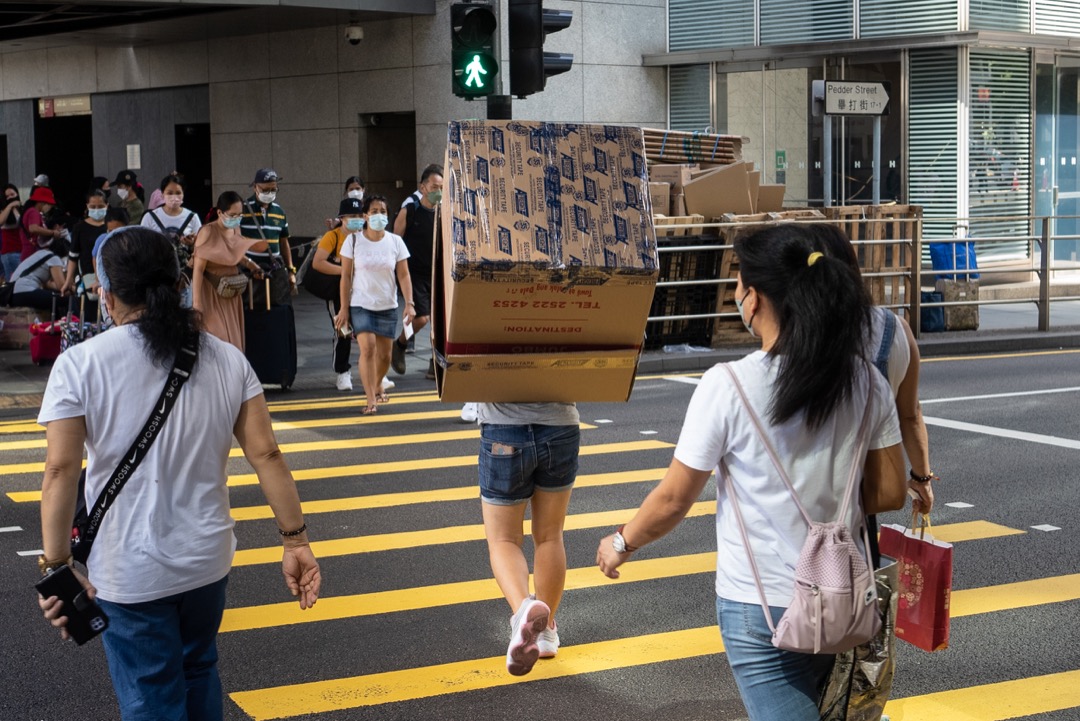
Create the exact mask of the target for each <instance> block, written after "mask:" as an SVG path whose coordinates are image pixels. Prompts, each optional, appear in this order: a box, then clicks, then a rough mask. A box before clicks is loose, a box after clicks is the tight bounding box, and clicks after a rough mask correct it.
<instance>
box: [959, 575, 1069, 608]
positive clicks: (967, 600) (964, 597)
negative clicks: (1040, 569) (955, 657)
mask: <svg viewBox="0 0 1080 721" xmlns="http://www.w3.org/2000/svg"><path fill="white" fill-rule="evenodd" d="M1077 599H1080V573H1074V574H1072V575H1069V576H1051V577H1049V578H1038V579H1035V580H1033V581H1019V582H1017V583H1005V584H1002V585H1000V586H987V587H985V588H971V589H967V590H963V591H953V592H952V598H951V600H950V602H949V615H950V616H951V617H952V618H962V617H964V616H976V615H978V614H981V613H993V612H994V611H1008V610H1010V609H1014V608H1026V607H1028V606H1043V605H1046V604H1049V603H1062V602H1064V601H1075V600H1077Z"/></svg>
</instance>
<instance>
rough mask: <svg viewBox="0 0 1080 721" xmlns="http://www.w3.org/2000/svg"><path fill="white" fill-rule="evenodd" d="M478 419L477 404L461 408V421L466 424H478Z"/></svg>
mask: <svg viewBox="0 0 1080 721" xmlns="http://www.w3.org/2000/svg"><path fill="white" fill-rule="evenodd" d="M477 417H478V416H477V414H476V404H475V403H466V404H465V405H463V406H462V407H461V420H463V421H465V422H466V423H476V419H477Z"/></svg>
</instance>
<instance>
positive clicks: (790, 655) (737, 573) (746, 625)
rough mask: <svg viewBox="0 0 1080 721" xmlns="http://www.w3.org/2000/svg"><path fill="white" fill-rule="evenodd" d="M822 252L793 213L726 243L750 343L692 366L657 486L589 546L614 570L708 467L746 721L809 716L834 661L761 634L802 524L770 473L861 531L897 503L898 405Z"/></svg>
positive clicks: (854, 303)
mask: <svg viewBox="0 0 1080 721" xmlns="http://www.w3.org/2000/svg"><path fill="white" fill-rule="evenodd" d="M823 251H824V246H823V245H822V244H821V242H820V239H819V238H818V237H817V236H816V234H815V233H814V232H813V230H812V229H810V228H808V227H807V226H805V225H799V224H795V223H790V224H783V225H779V226H776V227H772V228H768V229H765V230H762V231H760V232H758V233H755V234H753V235H751V236H749V237H747V238H745V239H741V240H738V241H736V244H735V253H736V255H737V256H738V258H739V262H740V274H739V278H738V283H737V285H736V290H735V293H736V295H735V297H736V299H737V303H738V307H739V312H740V314H741V315H742V318H743V323H744V324H745V325H746V328H747V330H748V331H749V332H750V333H751V334H752V335H754V336H755V337H758V338H760V339H761V350H760V351H758V352H755V353H752V354H750V355H749V356H747V357H746V358H743V359H742V360H739V361H736V362H734V363H730V364H727V367H724V366H717V367H715V368H713V369H711V370H710V371H708V372H707V373H706V374H705V375H704V376H703V377H702V379H701V384H700V385H699V386H698V388H697V390H696V391H695V392H694V396H693V398H692V400H691V401H690V406H689V408H688V409H687V414H686V420H685V422H684V424H683V428H682V433H681V434H680V437H679V443H678V446H677V447H676V449H675V458H674V460H673V461H672V463H671V466H670V467H669V468H668V471H667V474H666V475H665V476H664V479H663V481H661V483H660V484H659V485H658V486H657V487H656V488H655V489H654V490H653V491H652V492H651V493H650V494H649V496H648V498H646V499H645V502H644V503H643V504H642V506H641V508H640V509H639V510H638V512H637V514H636V515H635V516H634V518H633V519H632V520H630V522H629V523H627V524H625V525H624V526H620V527H619V529H618V531H616V533H614V534H612V535H610V536H608V537H606V538H604V539H603V540H602V541H601V543H600V547H599V549H598V550H597V563H598V564H599V566H600V569H601V571H603V572H604V573H605V574H606V575H608V576H609V577H612V578H616V577H618V575H619V572H618V570H617V569H618V567H619V566H620V565H622V564H623V563H625V562H626V561H627V560H628V559H629V558H630V556H631V554H632V553H633V552H634V551H635V550H637V549H638V548H640V547H641V546H644V545H645V544H646V543H650V542H652V541H654V540H656V539H658V538H660V537H661V536H663V535H665V534H666V533H668V532H669V531H671V530H672V529H674V528H675V526H676V525H678V523H679V522H680V521H681V520H682V518H683V517H684V516H685V515H686V513H687V511H688V510H689V509H690V507H691V505H692V504H693V503H694V502H695V501H697V499H698V497H699V495H700V494H701V491H702V490H703V489H704V488H705V484H706V482H707V481H708V479H709V477H710V475H711V474H712V472H713V470H714V469H716V470H717V478H720V479H725V481H722V482H718V484H717V508H716V525H717V538H718V550H717V571H716V594H717V603H716V605H717V619H718V621H719V624H720V632H721V635H722V637H723V641H724V649H725V652H726V656H727V659H728V662H729V663H730V665H731V669H732V672H733V673H734V676H735V681H736V683H737V684H738V687H739V692H740V694H741V696H742V699H743V702H744V704H745V705H746V709H747V712H748V714H749V717H750V719H751V721H817V719H818V718H819V712H818V698H819V695H820V692H821V690H822V687H823V686H824V684H825V681H826V680H827V677H828V674H829V671H830V670H831V668H832V664H833V659H834V657H833V656H832V655H828V654H808V653H796V652H793V651H786V650H782V649H780V648H777V647H775V646H773V644H772V643H771V641H770V639H771V638H772V636H773V634H772V626H773V625H775V622H776V621H778V620H779V619H780V617H781V616H782V615H783V614H784V612H785V611H786V609H787V607H788V606H789V605H790V604H791V602H792V598H793V595H794V590H795V565H796V562H797V560H798V557H799V553H800V548H801V547H802V545H803V543H804V541H805V540H806V538H807V532H808V526H807V523H806V520H805V519H804V517H803V516H802V515H801V513H800V511H799V505H797V504H796V503H795V499H794V498H792V491H791V490H789V488H788V486H787V485H786V483H785V482H784V481H783V477H782V476H781V474H780V471H779V468H783V469H785V471H786V475H787V476H788V477H789V478H790V480H791V483H792V485H793V488H794V493H795V494H796V496H797V497H798V499H799V501H800V503H801V505H802V507H803V508H804V509H805V511H806V513H807V514H808V515H809V516H810V517H811V518H812V519H814V520H815V521H832V520H835V519H836V517H837V515H838V513H839V511H840V510H841V509H842V508H845V507H846V508H847V509H848V510H847V514H846V516H845V518H843V519H842V520H843V521H844V522H845V523H846V525H847V526H848V527H849V528H852V529H855V530H856V531H857V530H858V529H861V528H862V527H863V524H864V519H863V516H864V515H865V514H866V513H877V512H880V511H885V510H892V509H896V508H900V507H901V506H902V505H903V503H904V498H905V487H904V472H903V455H902V453H901V450H900V430H899V426H898V423H897V418H896V407H895V403H894V402H893V398H892V393H891V391H890V389H889V386H888V383H886V382H885V379H884V378H883V377H882V376H881V374H880V373H878V372H877V371H876V370H874V368H873V367H871V366H870V365H869V364H868V363H867V362H866V361H865V360H864V358H863V348H864V343H865V335H866V329H867V326H868V323H869V314H870V301H869V297H868V295H867V293H866V290H865V288H864V287H863V285H862V282H861V281H860V279H859V278H858V276H857V275H856V274H855V273H854V272H852V270H851V268H850V267H849V266H848V265H847V263H845V262H843V261H840V260H837V259H835V258H831V257H828V256H825V255H824V254H823ZM744 394H745V400H744ZM759 419H760V420H759ZM759 427H760V430H758V428H759ZM864 428H865V429H866V432H865V433H861V432H860V431H862V430H863V429H864ZM770 448H771V450H770ZM770 453H774V454H775V459H774V458H772V457H770ZM853 468H859V469H862V471H863V479H864V480H863V483H862V488H861V491H862V493H861V496H862V503H859V502H858V500H857V499H858V496H859V494H858V493H857V492H856V493H855V494H854V495H855V496H856V501H855V502H853V503H851V504H850V505H845V503H844V500H845V499H844V495H845V490H846V485H847V481H848V478H849V476H850V475H851V472H852V469H853ZM856 490H858V489H856ZM732 494H733V495H732ZM736 500H737V502H738V509H741V515H742V519H744V520H745V529H747V531H746V532H743V531H742V530H741V529H740V523H739V521H738V519H737V516H736V513H737V509H736V506H735V505H734V503H735V501H736ZM852 536H853V537H856V536H859V534H857V533H856V532H853V533H852ZM744 538H746V539H747V541H746V542H744ZM747 546H749V547H747ZM864 550H865V549H864ZM751 558H753V559H754V560H756V565H757V569H756V571H755V570H754V569H753V566H752V565H751V563H750V559H751ZM763 606H767V608H768V613H769V616H770V620H766V617H765V611H764V608H763Z"/></svg>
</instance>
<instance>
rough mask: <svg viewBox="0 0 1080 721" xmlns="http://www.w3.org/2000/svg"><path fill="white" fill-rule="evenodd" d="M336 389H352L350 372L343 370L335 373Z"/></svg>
mask: <svg viewBox="0 0 1080 721" xmlns="http://www.w3.org/2000/svg"><path fill="white" fill-rule="evenodd" d="M337 389H338V390H339V391H351V390H352V373H351V372H349V371H345V372H344V373H338V374H337Z"/></svg>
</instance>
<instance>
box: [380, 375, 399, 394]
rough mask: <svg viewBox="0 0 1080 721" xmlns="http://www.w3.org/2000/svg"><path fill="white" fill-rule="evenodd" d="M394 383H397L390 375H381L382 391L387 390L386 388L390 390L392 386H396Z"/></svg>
mask: <svg viewBox="0 0 1080 721" xmlns="http://www.w3.org/2000/svg"><path fill="white" fill-rule="evenodd" d="M396 385H397V383H395V382H394V381H392V380H390V376H383V379H382V389H383V390H384V391H388V390H390V389H391V388H393V387H394V386H396Z"/></svg>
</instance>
